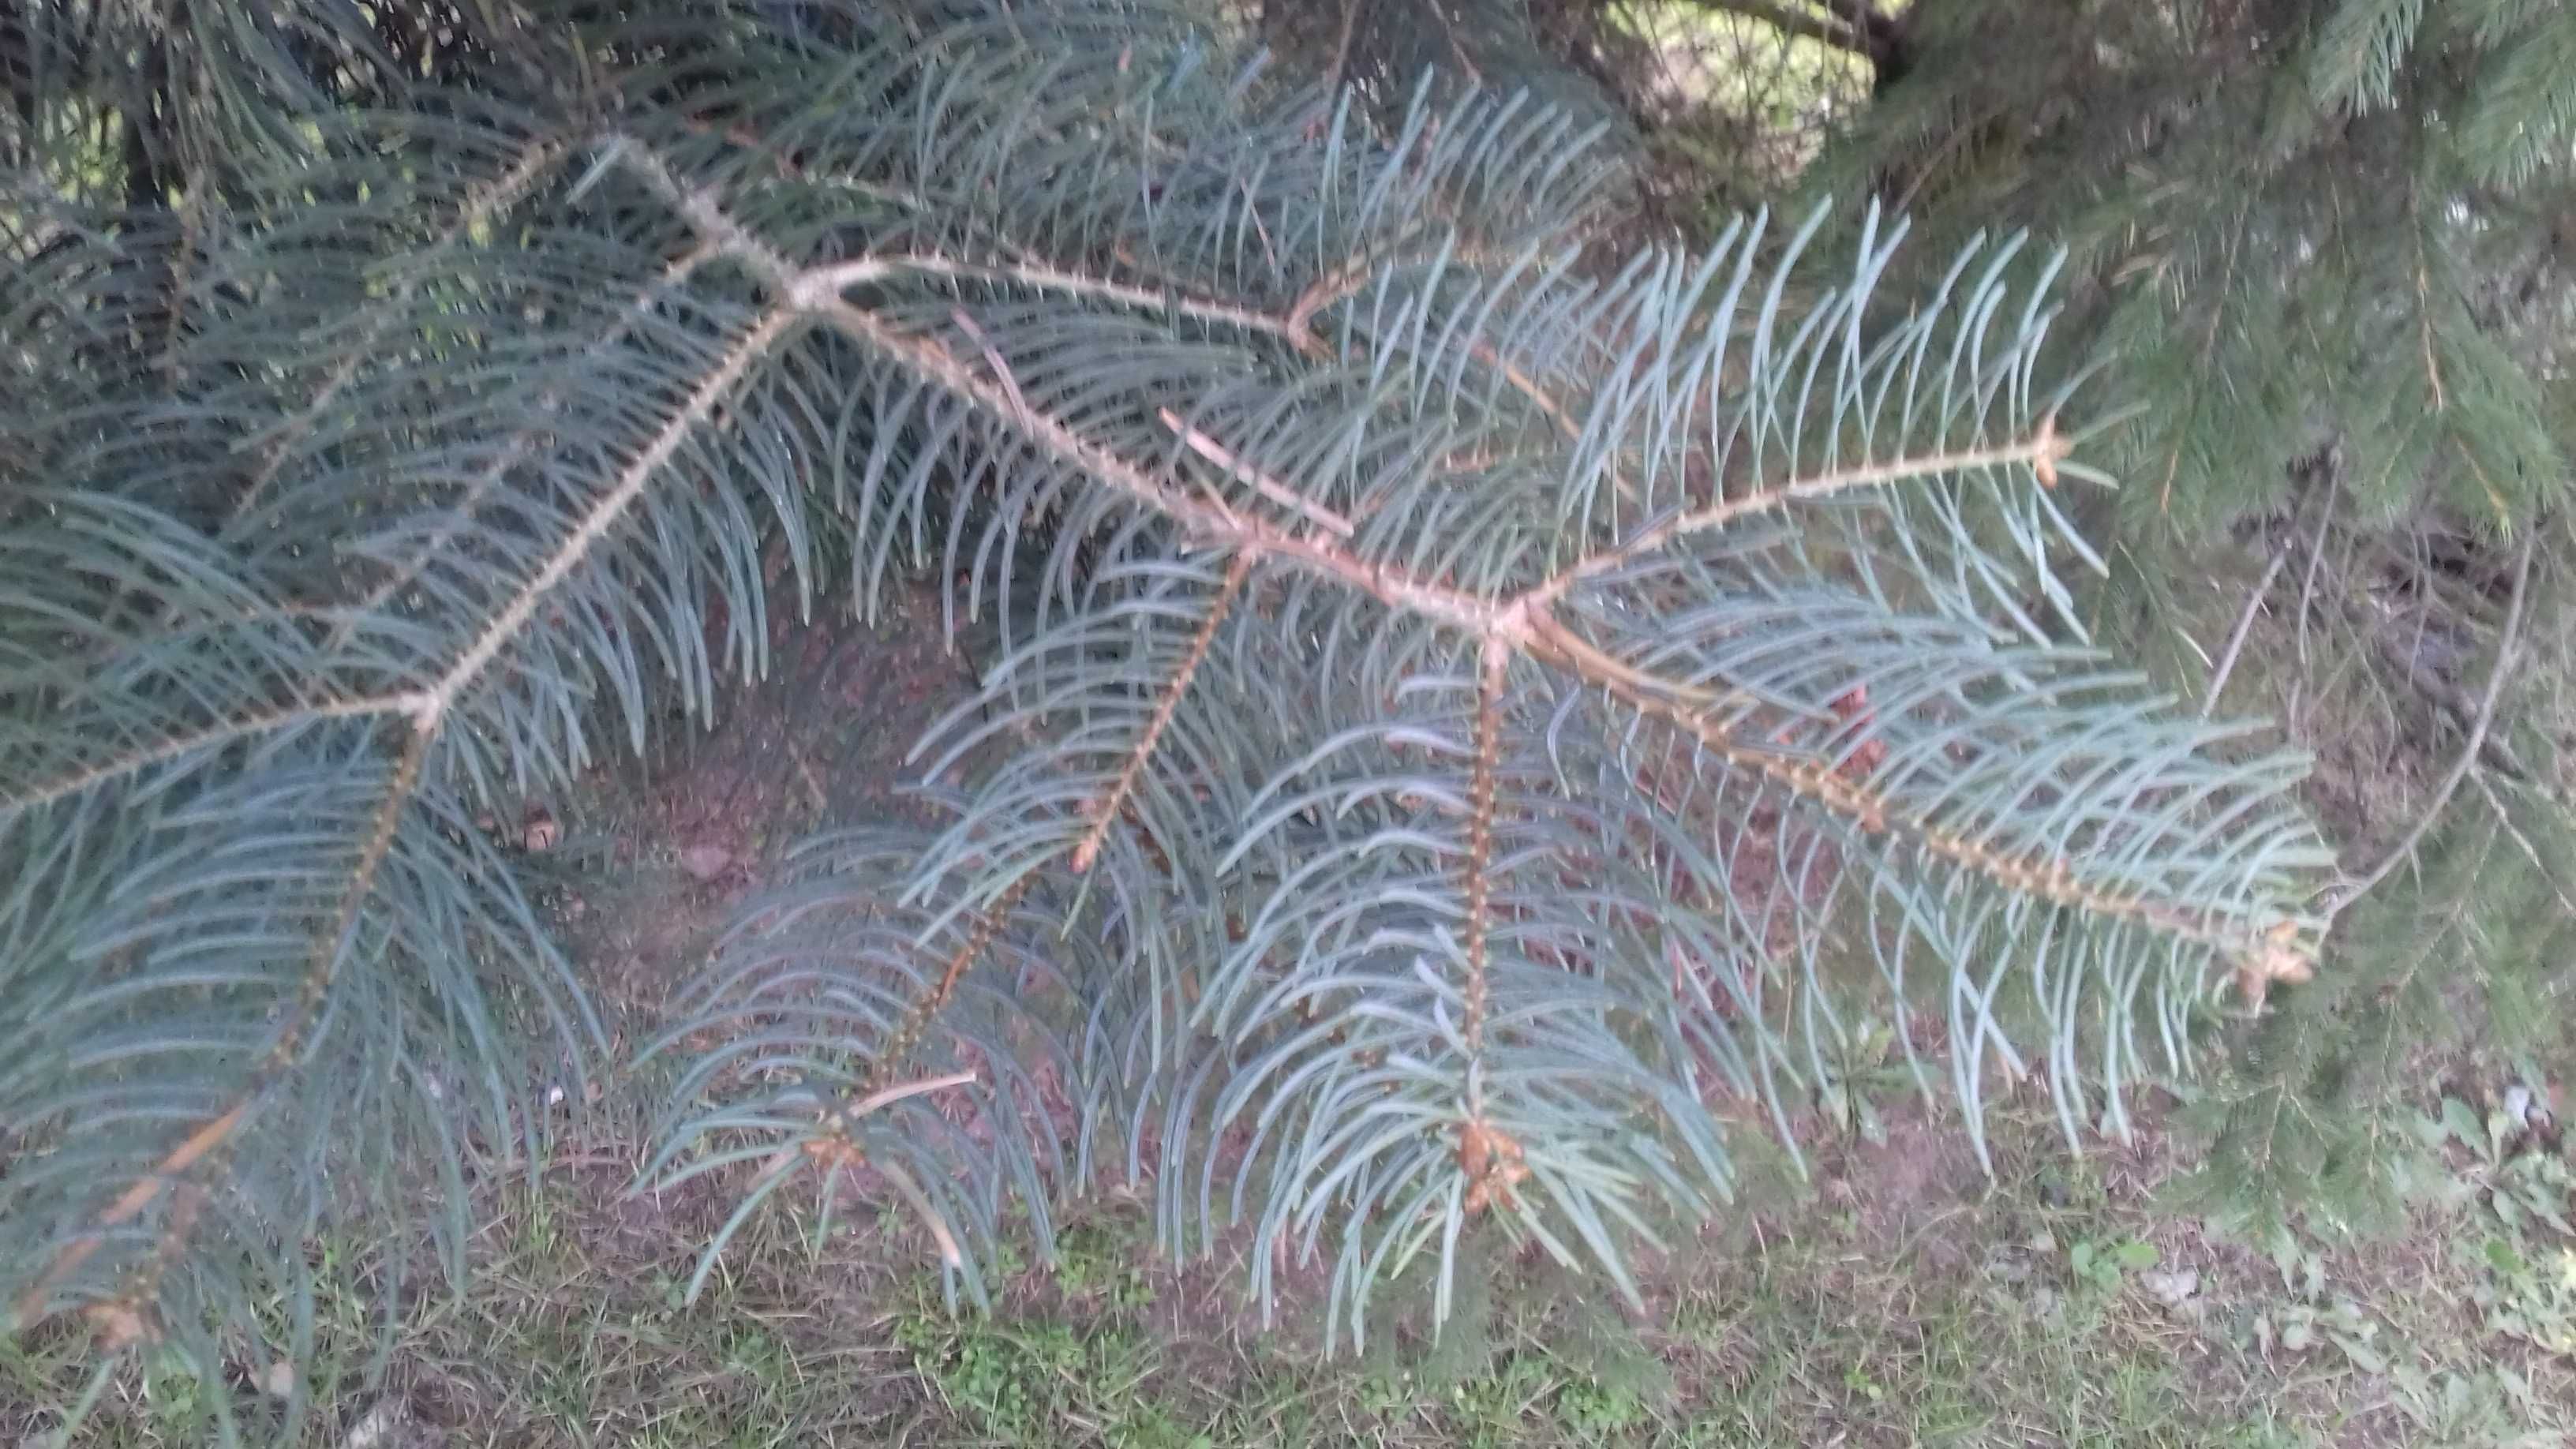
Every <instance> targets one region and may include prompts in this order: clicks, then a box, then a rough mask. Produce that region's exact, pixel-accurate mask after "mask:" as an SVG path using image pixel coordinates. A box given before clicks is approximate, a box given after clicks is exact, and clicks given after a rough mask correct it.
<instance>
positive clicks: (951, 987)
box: [866, 871, 1038, 1094]
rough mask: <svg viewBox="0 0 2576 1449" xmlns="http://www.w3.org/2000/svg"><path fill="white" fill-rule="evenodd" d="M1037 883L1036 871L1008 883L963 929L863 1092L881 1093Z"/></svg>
mask: <svg viewBox="0 0 2576 1449" xmlns="http://www.w3.org/2000/svg"><path fill="white" fill-rule="evenodd" d="M1037 881H1038V876H1037V872H1035V871H1030V872H1027V873H1025V874H1023V875H1022V876H1021V877H1020V878H1019V879H1018V880H1015V881H1013V882H1011V883H1010V885H1009V886H1008V887H1006V888H1005V889H1004V890H1003V891H1002V893H1001V895H999V896H997V897H995V898H994V900H993V903H992V904H991V905H988V906H986V907H985V908H984V909H983V910H982V911H981V912H979V913H978V914H977V916H976V920H975V924H974V925H973V926H971V927H969V928H968V929H967V932H966V939H965V940H964V941H963V942H961V943H959V945H958V947H957V949H956V950H954V951H952V952H950V953H949V955H948V959H947V960H946V961H945V962H943V963H941V965H940V968H939V975H938V976H937V978H935V979H934V980H933V981H932V982H931V983H930V987H929V989H928V990H926V991H924V992H922V993H921V994H920V996H918V997H916V998H915V999H914V1000H913V1003H912V1005H911V1006H910V1007H909V1008H907V1009H906V1010H905V1011H904V1014H903V1017H902V1019H901V1020H899V1021H898V1022H897V1023H896V1024H895V1028H894V1030H893V1031H891V1032H888V1033H887V1034H886V1039H885V1043H884V1045H883V1046H882V1047H881V1048H879V1050H878V1052H877V1056H876V1062H875V1064H874V1065H873V1066H872V1067H870V1068H869V1071H868V1075H867V1078H866V1091H867V1093H869V1094H873V1093H876V1092H879V1091H881V1090H883V1089H884V1088H885V1086H886V1085H887V1083H888V1082H889V1081H890V1080H891V1077H892V1074H893V1073H894V1071H895V1070H896V1069H897V1068H899V1067H901V1066H902V1065H903V1064H904V1063H905V1062H906V1061H907V1060H909V1059H910V1058H911V1056H912V1053H913V1049H914V1048H915V1047H918V1046H919V1045H921V1038H922V1035H923V1034H924V1033H925V1032H927V1031H929V1029H930V1023H931V1022H932V1021H933V1020H934V1019H935V1018H937V1017H938V1015H939V1013H940V1011H941V1010H942V1009H943V1008H945V1007H946V1006H947V1005H948V1002H949V999H950V998H951V997H954V996H955V995H956V994H957V983H958V982H960V981H963V980H964V979H966V971H967V968H969V967H971V966H973V965H974V964H975V963H976V962H977V961H978V960H981V959H982V958H983V955H984V951H985V949H986V948H987V947H989V946H991V945H992V944H993V942H994V940H995V939H996V938H997V937H999V936H1000V935H1001V934H1002V928H1003V926H1005V925H1007V924H1008V923H1009V921H1010V918H1011V912H1013V911H1015V910H1017V909H1019V905H1020V902H1021V900H1023V899H1024V898H1026V897H1027V895H1028V893H1029V887H1031V886H1033V885H1036V884H1037Z"/></svg>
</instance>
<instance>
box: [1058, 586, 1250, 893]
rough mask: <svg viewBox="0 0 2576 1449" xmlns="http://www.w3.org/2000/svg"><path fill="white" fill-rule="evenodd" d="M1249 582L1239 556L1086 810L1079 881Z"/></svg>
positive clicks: (1076, 860) (1071, 859)
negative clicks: (1121, 760) (1122, 757)
mask: <svg viewBox="0 0 2576 1449" xmlns="http://www.w3.org/2000/svg"><path fill="white" fill-rule="evenodd" d="M1251 577H1252V555H1250V554H1248V553H1238V554H1236V555H1235V556H1234V558H1233V559H1232V560H1231V561H1230V562H1228V563H1227V564H1226V568H1225V582H1224V583H1223V584H1222V585H1220V586H1219V587H1218V589H1217V593H1216V597H1215V598H1213V599H1211V600H1209V601H1208V610H1207V618H1206V619H1204V620H1202V621H1201V622H1200V624H1199V627H1198V632H1197V633H1195V634H1193V635H1191V636H1190V643H1189V648H1188V649H1187V650H1186V651H1184V652H1183V654H1182V655H1181V662H1180V667H1179V668H1178V669H1175V670H1174V671H1173V672H1172V678H1171V680H1170V682H1169V683H1167V684H1165V685H1164V686H1163V691H1162V696H1161V698H1159V699H1157V700H1156V701H1155V702H1154V714H1153V717H1152V718H1151V719H1149V720H1148V721H1146V724H1145V728H1144V730H1143V732H1142V733H1140V734H1139V735H1137V737H1136V745H1135V748H1133V749H1131V750H1129V751H1128V753H1127V762H1126V763H1125V764H1124V765H1122V766H1120V767H1119V770H1118V778H1117V780H1115V781H1114V782H1112V783H1111V785H1110V786H1109V788H1108V789H1107V790H1106V791H1104V792H1102V794H1101V796H1100V798H1099V799H1097V800H1094V801H1092V802H1091V803H1090V804H1089V805H1088V806H1087V807H1085V808H1086V810H1087V812H1088V813H1089V815H1090V816H1091V825H1090V827H1089V828H1088V829H1086V830H1084V831H1083V833H1082V839H1080V840H1079V841H1076V842H1075V843H1074V847H1073V849H1072V851H1071V852H1069V853H1068V854H1067V855H1066V857H1065V859H1066V863H1067V864H1068V865H1070V866H1071V868H1072V870H1073V873H1074V874H1076V875H1081V874H1083V873H1084V872H1086V871H1088V870H1090V869H1091V865H1092V862H1093V861H1095V860H1097V859H1099V857H1100V843H1101V842H1102V841H1103V840H1105V839H1107V838H1108V835H1109V831H1110V828H1111V827H1112V826H1113V825H1115V824H1116V823H1117V821H1118V818H1119V815H1120V814H1121V812H1123V811H1125V809H1126V808H1127V797H1128V795H1129V794H1130V793H1132V792H1133V791H1134V790H1135V788H1136V782H1137V781H1138V780H1139V779H1141V778H1143V776H1144V773H1145V765H1146V763H1147V762H1148V761H1150V760H1151V759H1153V757H1154V750H1155V747H1156V746H1158V745H1160V744H1161V743H1162V742H1163V732H1164V731H1165V730H1167V729H1169V728H1170V727H1171V723H1172V715H1173V714H1174V713H1175V712H1176V711H1178V710H1179V709H1180V707H1181V701H1182V700H1183V699H1184V698H1186V697H1187V696H1188V694H1189V691H1190V681H1191V680H1192V679H1193V678H1195V677H1197V675H1198V672H1199V666H1200V665H1201V664H1203V663H1205V662H1206V661H1207V652H1208V646H1209V645H1211V644H1213V643H1215V642H1216V631H1217V630H1218V629H1220V628H1222V627H1224V624H1225V619H1226V615H1227V614H1228V613H1229V612H1230V611H1231V610H1232V609H1233V607H1234V601H1235V599H1236V597H1237V596H1238V595H1240V594H1241V593H1242V592H1243V585H1244V582H1245V580H1247V579H1249V578H1251Z"/></svg>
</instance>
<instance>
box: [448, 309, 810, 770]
mask: <svg viewBox="0 0 2576 1449" xmlns="http://www.w3.org/2000/svg"><path fill="white" fill-rule="evenodd" d="M799 320H800V319H799V316H798V314H797V313H796V312H795V311H793V310H792V309H789V308H783V307H782V308H774V309H772V310H771V311H769V312H768V313H766V314H764V315H763V316H762V317H761V318H760V319H759V320H758V321H757V322H755V323H753V324H752V326H751V327H750V329H749V330H747V331H746V332H744V333H743V334H742V336H741V337H739V338H738V339H736V340H735V341H734V343H733V344H732V345H731V346H730V347H728V348H727V349H726V350H725V353H724V355H723V356H722V357H721V358H720V359H719V360H718V361H717V363H716V365H715V366H714V367H712V368H710V369H708V371H707V372H706V374H705V375H704V376H703V377H702V378H701V380H700V381H699V383H698V386H697V388H696V390H695V391H693V392H692V393H691V394H690V395H689V397H688V399H687V400H686V401H685V402H683V403H682V404H681V405H680V406H679V407H678V408H676V409H674V410H673V411H672V413H671V416H670V417H669V419H668V420H666V421H665V422H664V423H663V424H662V426H661V428H660V429H659V430H657V431H656V432H655V433H654V435H653V437H652V440H651V441H649V442H647V443H646V444H645V445H644V447H643V449H642V451H640V452H638V453H637V454H636V455H635V457H634V459H633V460H632V461H630V462H628V463H627V465H626V467H625V468H624V469H623V470H621V471H620V472H619V474H618V476H617V478H616V480H615V481H614V482H612V483H611V484H610V485H609V488H608V491H607V492H605V493H603V494H601V495H600V497H599V499H598V500H597V501H596V502H594V503H593V504H591V506H590V507H589V508H588V509H587V510H586V511H585V512H584V513H583V514H582V516H581V519H580V521H579V522H578V523H576V524H575V525H574V526H573V528H572V529H571V530H570V531H569V532H567V533H566V534H565V536H564V540H563V542H562V543H560V544H558V545H556V547H555V550H554V552H553V553H552V554H550V555H548V556H547V558H546V561H545V563H544V564H542V565H540V566H539V567H538V569H537V570H536V572H535V573H533V574H531V575H529V577H528V579H527V581H526V582H525V583H523V584H521V585H520V587H519V589H518V591H517V593H515V594H514V595H512V596H511V598H510V600H509V602H508V603H506V604H504V605H503V606H502V607H501V608H500V609H499V610H498V611H496V612H495V613H494V614H493V616H492V621H491V622H490V623H489V624H487V625H485V626H484V628H483V632H482V633H481V634H480V635H479V636H477V637H476V638H475V640H474V642H473V643H471V644H469V645H467V646H466V648H465V650H464V652H463V653H461V654H459V655H458V656H457V658H456V661H455V663H453V664H452V665H450V666H449V667H448V669H447V672H446V673H444V674H442V675H440V676H439V677H438V679H437V680H436V681H434V682H433V683H431V684H430V686H429V687H428V688H427V689H425V690H423V691H422V692H421V699H420V702H419V704H418V707H417V708H416V709H415V711H414V713H413V718H414V719H415V720H416V721H418V723H419V725H420V727H421V728H422V729H423V730H424V731H428V730H435V729H436V728H437V727H438V722H439V718H440V716H442V715H443V714H445V713H446V712H447V710H448V709H449V708H450V707H451V706H452V705H453V704H454V703H455V702H456V700H457V698H458V696H460V695H461V694H462V693H463V692H464V691H465V690H466V689H467V688H468V687H469V686H471V685H472V684H473V683H474V682H475V680H477V679H479V678H481V677H482V674H483V671H484V670H485V669H487V668H489V667H491V664H492V661H493V660H494V659H495V658H496V657H498V656H499V654H500V653H501V651H502V650H504V649H506V648H508V647H509V645H510V643H511V642H512V641H513V640H515V639H517V638H518V637H519V634H520V631H521V630H523V629H525V628H526V627H527V624H528V621H529V619H531V618H532V617H534V616H535V614H536V612H537V610H538V609H539V608H541V607H543V605H544V603H545V600H546V596H547V595H549V594H551V593H553V592H554V590H555V589H556V588H557V587H558V586H560V585H561V584H562V583H563V581H564V580H565V579H566V578H568V577H570V576H571V574H572V572H573V570H575V569H577V568H579V567H580V566H581V563H582V561H583V560H584V559H585V558H587V557H589V555H590V551H591V550H592V549H593V548H595V547H597V546H598V545H599V542H600V540H601V539H603V538H606V537H607V536H608V533H609V531H610V530H611V529H613V528H615V527H616V526H617V523H618V521H619V520H620V519H621V518H623V517H624V516H625V514H626V510H627V509H629V508H631V507H633V506H634V504H635V501H636V500H637V499H638V498H641V497H642V496H643V495H644V490H645V488H646V486H647V485H649V484H650V483H651V482H652V481H653V479H654V478H655V477H656V475H658V474H659V473H660V472H661V471H662V465H663V464H665V463H667V462H669V461H670V460H671V455H672V454H673V453H675V452H677V451H679V447H680V444H681V442H682V441H683V440H685V439H686V438H687V437H688V435H689V434H690V433H692V432H694V431H696V429H697V427H698V425H699V424H700V423H702V422H704V421H705V420H706V418H707V416H708V414H710V413H712V412H714V411H715V408H716V405H717V404H718V403H721V402H722V401H724V399H725V397H726V395H727V394H729V393H731V392H732V391H733V387H734V384H736V383H738V382H740V381H742V378H743V375H744V374H745V373H747V372H749V371H750V370H751V368H752V365H753V364H754V363H757V362H758V361H760V360H761V359H762V358H763V357H765V356H767V355H768V353H769V351H770V349H771V348H772V347H773V346H775V345H776V343H777V342H778V340H779V339H780V338H781V337H784V336H786V335H787V334H788V332H789V331H790V330H791V329H792V328H794V327H795V325H796V324H797V322H798V321H799Z"/></svg>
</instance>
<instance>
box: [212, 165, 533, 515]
mask: <svg viewBox="0 0 2576 1449" xmlns="http://www.w3.org/2000/svg"><path fill="white" fill-rule="evenodd" d="M567 149H568V148H566V147H565V146H564V145H563V143H562V142H560V141H556V140H551V139H544V140H537V141H532V142H530V143H529V144H528V145H527V146H526V147H524V148H523V149H522V150H521V151H520V153H519V157H518V160H517V161H515V162H514V163H512V165H511V166H510V169H508V170H507V171H504V172H502V173H501V174H500V175H498V176H496V177H493V178H492V179H491V180H489V181H487V182H484V183H483V184H481V185H479V186H476V187H474V188H473V189H472V190H470V191H468V192H467V193H466V196H465V200H464V204H463V205H461V206H459V207H458V208H457V212H456V216H455V218H454V219H453V220H451V221H450V222H449V223H448V225H447V228H446V229H445V230H444V231H442V232H440V233H439V235H438V238H437V240H436V241H435V242H433V243H432V244H431V251H432V252H433V253H435V252H441V251H445V250H447V249H448V248H449V247H452V246H454V245H455V244H456V243H457V242H458V241H459V240H461V239H463V238H466V237H469V236H472V235H473V234H474V233H475V232H476V231H478V230H480V229H482V228H483V227H484V226H486V225H489V224H490V222H491V220H492V218H493V217H495V216H498V215H499V214H501V212H503V211H505V210H507V209H508V208H510V207H512V206H514V205H516V204H518V202H519V201H520V200H521V199H522V198H524V197H525V196H527V194H528V193H529V192H531V191H533V190H535V189H536V186H537V183H538V182H540V181H542V180H544V179H545V177H546V175H547V174H548V173H549V172H551V171H552V170H553V169H554V167H555V165H556V163H558V162H559V161H561V160H562V159H563V157H564V154H565V152H566V150H567ZM419 275H420V274H419V273H417V272H415V273H412V274H410V275H407V276H405V277H404V278H403V279H402V280H401V281H399V282H397V283H395V284H394V286H393V287H392V289H391V290H390V291H388V292H387V293H386V294H385V295H384V296H383V297H382V298H380V299H378V300H377V301H376V302H374V303H373V304H371V305H370V306H369V307H368V309H367V313H366V316H365V319H364V320H363V321H362V322H361V323H360V324H359V327H358V335H357V337H356V339H355V340H353V341H352V342H351V343H350V344H349V345H348V346H346V347H345V348H343V349H341V354H340V360H339V361H338V362H337V363H335V364H333V366H332V368H331V370H330V372H328V373H326V374H324V376H323V379H322V384H321V386H320V387H318V388H316V389H314V392H313V396H312V397H311V398H310V399H309V400H307V401H306V403H305V404H304V407H303V409H302V410H301V411H300V412H298V413H296V414H295V416H294V417H292V418H290V419H289V420H288V421H287V422H286V424H285V426H284V427H283V428H281V429H280V430H279V431H278V432H277V433H276V434H275V435H273V436H272V437H270V438H269V440H268V443H267V446H266V447H264V448H263V449H262V450H261V453H260V461H259V466H258V467H257V468H256V469H254V470H252V472H251V476H250V478H249V480H248V481H247V482H245V483H244V484H243V485H242V489H241V492H240V493H239V494H238V495H237V496H236V497H235V498H234V500H233V516H234V517H235V518H239V517H241V516H243V515H244V514H247V513H249V512H250V511H251V509H252V508H253V507H254V506H256V505H257V504H258V503H259V501H260V499H261V498H262V497H263V496H264V495H265V494H266V493H267V491H268V486H269V485H270V484H271V483H274V482H276V481H277V475H278V471H279V470H280V469H282V468H284V467H285V466H286V459H287V456H288V454H289V453H291V452H292V451H293V450H294V447H295V444H296V442H297V440H299V439H301V438H302V437H303V436H304V435H305V434H307V433H309V432H311V431H312V430H313V427H314V425H315V424H316V423H319V422H320V421H321V420H322V417H323V415H324V414H326V413H328V412H329V411H330V410H331V404H332V403H334V402H336V401H338V400H339V397H340V394H341V392H342V391H343V390H344V389H346V388H347V387H348V386H349V384H350V383H351V382H353V381H355V380H356V378H357V376H358V374H359V372H360V371H362V370H363V369H364V368H365V367H366V366H367V364H368V363H370V362H373V361H376V360H377V356H376V348H377V344H379V343H381V342H383V341H384V339H385V336H386V334H387V333H388V332H389V331H390V330H391V329H392V328H393V327H394V326H396V325H397V324H398V323H401V322H403V321H404V320H406V318H407V317H408V315H409V310H410V307H411V304H412V301H413V299H414V298H415V297H416V296H417V295H418V292H419Z"/></svg>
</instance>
